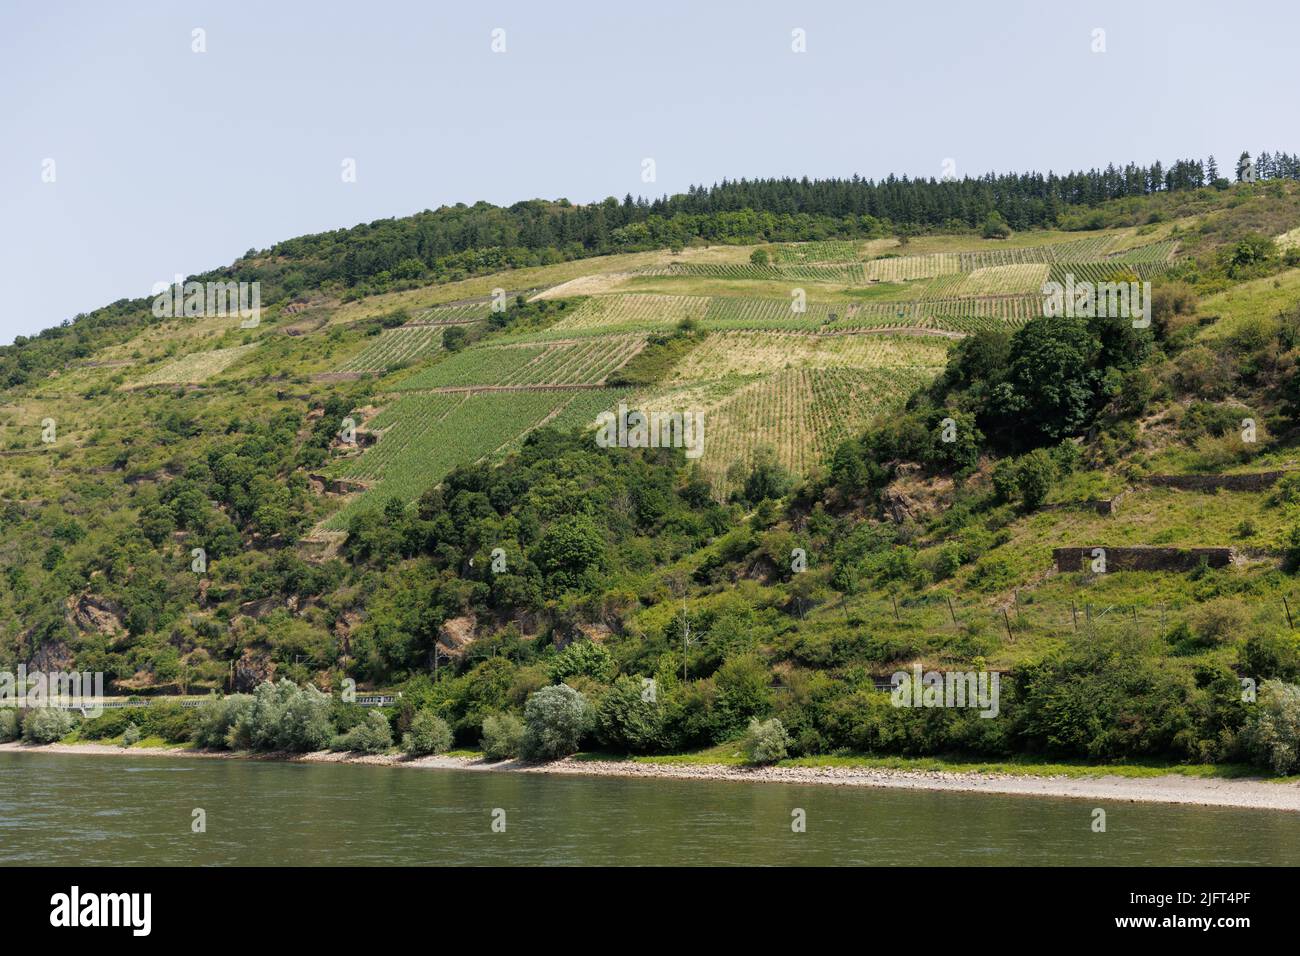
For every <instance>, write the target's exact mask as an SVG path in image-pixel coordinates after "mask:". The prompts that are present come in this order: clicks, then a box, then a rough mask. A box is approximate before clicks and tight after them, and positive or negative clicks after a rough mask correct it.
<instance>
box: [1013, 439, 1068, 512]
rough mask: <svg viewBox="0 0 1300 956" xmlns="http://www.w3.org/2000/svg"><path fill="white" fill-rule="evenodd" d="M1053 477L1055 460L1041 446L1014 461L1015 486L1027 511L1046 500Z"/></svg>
mask: <svg viewBox="0 0 1300 956" xmlns="http://www.w3.org/2000/svg"><path fill="white" fill-rule="evenodd" d="M1071 447H1073V446H1071ZM1055 479H1056V462H1054V461H1053V460H1052V456H1051V455H1049V454H1048V453H1047V452H1046V451H1045V450H1044V449H1042V448H1036V449H1034V450H1033V451H1031V452H1030V453H1029V454H1028V455H1025V456H1024V457H1023V458H1021V459H1020V460H1019V461H1018V462H1016V488H1017V489H1018V490H1019V491H1020V497H1021V499H1022V500H1023V501H1024V503H1025V509H1026V510H1028V511H1033V510H1034V509H1035V508H1037V507H1038V506H1039V505H1041V504H1042V503H1043V501H1045V500H1046V498H1047V493H1048V492H1050V491H1051V490H1052V483H1053V481H1055Z"/></svg>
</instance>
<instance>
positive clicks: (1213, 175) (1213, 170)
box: [1205, 154, 1219, 186]
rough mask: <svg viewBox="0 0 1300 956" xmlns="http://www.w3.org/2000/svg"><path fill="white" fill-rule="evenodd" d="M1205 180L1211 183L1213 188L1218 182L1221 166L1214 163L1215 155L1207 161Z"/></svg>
mask: <svg viewBox="0 0 1300 956" xmlns="http://www.w3.org/2000/svg"><path fill="white" fill-rule="evenodd" d="M1205 178H1206V179H1207V180H1208V181H1209V184H1210V185H1211V186H1213V185H1214V183H1215V182H1217V181H1218V178H1219V164H1218V163H1216V162H1215V161H1214V156H1213V154H1211V155H1210V158H1209V159H1207V160H1206V161H1205Z"/></svg>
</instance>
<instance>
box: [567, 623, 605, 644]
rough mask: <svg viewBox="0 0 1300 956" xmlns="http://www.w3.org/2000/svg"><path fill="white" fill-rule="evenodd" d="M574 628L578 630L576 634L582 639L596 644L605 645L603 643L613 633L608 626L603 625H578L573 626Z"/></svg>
mask: <svg viewBox="0 0 1300 956" xmlns="http://www.w3.org/2000/svg"><path fill="white" fill-rule="evenodd" d="M574 627H576V628H577V629H578V633H579V634H581V635H582V636H583V637H585V638H586V639H587V640H589V641H594V642H595V643H597V644H603V643H605V641H606V640H607V639H608V638H609V635H610V634H611V633H613V632H612V631H611V630H610V629H609V626H608V625H605V624H586V623H579V624H575V625H574Z"/></svg>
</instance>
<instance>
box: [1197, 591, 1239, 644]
mask: <svg viewBox="0 0 1300 956" xmlns="http://www.w3.org/2000/svg"><path fill="white" fill-rule="evenodd" d="M1248 623H1249V622H1248V621H1247V618H1246V609H1245V607H1243V606H1242V604H1241V603H1240V602H1238V601H1235V600H1233V599H1232V598H1219V599H1217V600H1214V601H1209V602H1208V603H1206V604H1204V605H1202V606H1201V607H1199V608H1197V609H1196V610H1195V611H1194V612H1193V613H1192V620H1191V626H1192V633H1193V634H1194V635H1195V636H1196V642H1197V643H1198V644H1199V645H1200V646H1202V647H1217V646H1218V645H1220V644H1232V643H1235V642H1236V641H1237V640H1238V638H1240V637H1241V636H1242V635H1243V634H1244V633H1245V632H1246V628H1247V626H1248Z"/></svg>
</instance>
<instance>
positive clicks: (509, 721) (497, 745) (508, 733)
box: [482, 714, 524, 760]
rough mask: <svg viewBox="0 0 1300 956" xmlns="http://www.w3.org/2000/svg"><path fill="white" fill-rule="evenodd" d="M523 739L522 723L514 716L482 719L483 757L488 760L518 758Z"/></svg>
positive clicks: (497, 715)
mask: <svg viewBox="0 0 1300 956" xmlns="http://www.w3.org/2000/svg"><path fill="white" fill-rule="evenodd" d="M523 739H524V724H523V721H521V720H520V719H519V718H518V717H516V716H515V715H514V714H494V715H492V716H489V717H485V718H483V744H482V746H483V755H484V756H485V757H487V758H488V760H507V759H509V758H510V757H518V756H519V752H520V748H521V747H522V745H523Z"/></svg>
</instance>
